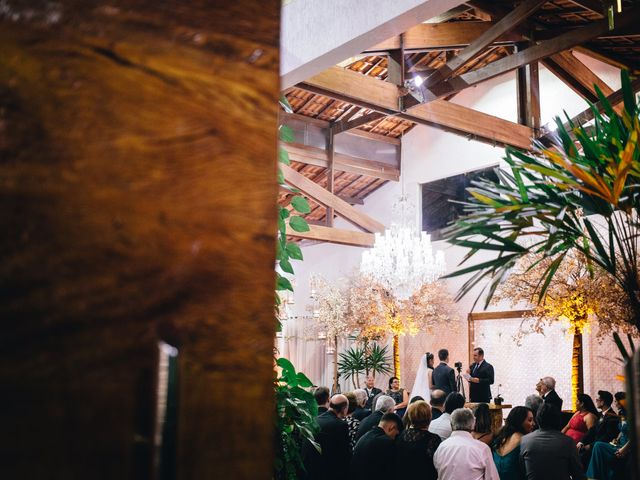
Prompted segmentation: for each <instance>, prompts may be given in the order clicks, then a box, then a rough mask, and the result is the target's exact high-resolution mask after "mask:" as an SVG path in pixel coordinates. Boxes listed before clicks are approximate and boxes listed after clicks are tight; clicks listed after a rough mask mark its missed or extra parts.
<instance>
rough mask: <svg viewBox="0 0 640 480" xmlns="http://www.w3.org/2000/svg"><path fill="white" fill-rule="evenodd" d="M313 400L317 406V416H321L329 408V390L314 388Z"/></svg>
mask: <svg viewBox="0 0 640 480" xmlns="http://www.w3.org/2000/svg"><path fill="white" fill-rule="evenodd" d="M313 398H315V399H316V403H317V404H318V415H322V414H323V413H324V412H326V411H327V409H328V408H329V389H328V388H327V387H316V389H315V390H314V391H313Z"/></svg>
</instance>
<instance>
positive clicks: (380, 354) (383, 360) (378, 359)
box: [365, 343, 393, 376]
mask: <svg viewBox="0 0 640 480" xmlns="http://www.w3.org/2000/svg"><path fill="white" fill-rule="evenodd" d="M365 351H366V354H365V373H366V374H367V375H369V374H370V373H371V374H372V375H374V376H375V375H376V374H378V373H384V374H390V373H392V372H393V367H392V365H391V357H390V354H389V350H388V347H387V346H386V345H385V346H384V347H381V346H380V345H378V344H377V343H374V344H372V345H370V346H366V347H365Z"/></svg>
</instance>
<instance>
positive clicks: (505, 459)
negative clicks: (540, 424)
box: [493, 407, 534, 480]
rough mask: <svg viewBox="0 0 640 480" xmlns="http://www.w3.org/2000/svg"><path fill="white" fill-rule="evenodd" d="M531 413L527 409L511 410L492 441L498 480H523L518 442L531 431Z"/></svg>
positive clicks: (516, 408)
mask: <svg viewBox="0 0 640 480" xmlns="http://www.w3.org/2000/svg"><path fill="white" fill-rule="evenodd" d="M533 426H534V423H533V412H532V411H531V409H530V408H527V407H515V408H513V409H511V411H510V412H509V415H508V416H507V419H506V421H505V424H504V427H502V429H501V430H500V431H499V432H498V435H497V436H496V438H495V440H494V441H493V461H494V463H495V464H496V469H497V470H498V474H499V475H500V480H524V472H523V471H522V469H521V468H520V440H521V439H522V437H523V436H524V435H526V434H527V433H531V431H532V430H533Z"/></svg>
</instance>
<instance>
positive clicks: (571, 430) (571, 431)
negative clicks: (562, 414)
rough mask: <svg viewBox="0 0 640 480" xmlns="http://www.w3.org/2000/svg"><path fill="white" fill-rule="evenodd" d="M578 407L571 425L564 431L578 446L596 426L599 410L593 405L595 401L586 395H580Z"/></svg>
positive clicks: (567, 425) (565, 427)
mask: <svg viewBox="0 0 640 480" xmlns="http://www.w3.org/2000/svg"><path fill="white" fill-rule="evenodd" d="M576 406H577V407H578V408H577V410H576V413H574V414H573V417H571V420H569V423H567V424H566V425H565V426H564V428H563V429H562V433H564V434H565V435H567V436H568V437H571V438H572V439H573V441H574V442H576V444H577V443H578V442H579V441H581V440H582V439H583V438H584V436H585V435H586V434H587V432H588V431H589V429H590V428H593V426H594V425H595V424H596V421H597V420H598V410H596V406H595V405H594V404H593V400H591V397H590V396H589V395H587V394H586V393H579V394H578V400H577V402H576Z"/></svg>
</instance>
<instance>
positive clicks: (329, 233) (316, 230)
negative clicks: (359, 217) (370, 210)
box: [287, 225, 375, 247]
mask: <svg viewBox="0 0 640 480" xmlns="http://www.w3.org/2000/svg"><path fill="white" fill-rule="evenodd" d="M287 236H289V237H293V238H301V239H305V240H317V241H321V242H329V243H337V244H340V245H351V246H354V247H373V244H374V241H375V237H374V235H373V234H372V233H366V232H356V231H353V230H345V229H343V228H335V227H334V228H331V227H325V226H322V225H309V231H308V232H296V231H294V230H292V229H291V228H289V227H287Z"/></svg>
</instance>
